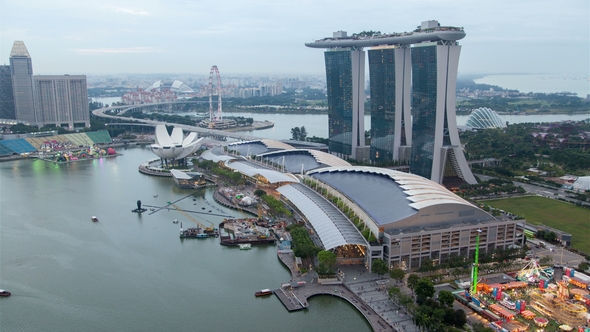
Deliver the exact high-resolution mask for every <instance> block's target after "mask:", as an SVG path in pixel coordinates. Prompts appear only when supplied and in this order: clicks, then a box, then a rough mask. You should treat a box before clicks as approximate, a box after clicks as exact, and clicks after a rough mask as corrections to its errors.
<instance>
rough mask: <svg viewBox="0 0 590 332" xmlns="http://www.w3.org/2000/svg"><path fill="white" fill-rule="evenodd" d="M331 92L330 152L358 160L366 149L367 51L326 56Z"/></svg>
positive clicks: (329, 96)
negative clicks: (359, 148)
mask: <svg viewBox="0 0 590 332" xmlns="http://www.w3.org/2000/svg"><path fill="white" fill-rule="evenodd" d="M324 54H325V60H326V83H327V88H328V135H329V148H330V152H331V153H333V154H335V155H337V156H339V157H343V158H357V157H358V156H357V148H358V147H360V146H364V139H365V135H364V113H365V108H364V100H365V98H364V95H365V94H364V76H365V75H364V72H365V70H364V65H365V53H364V51H357V50H354V49H344V50H343V49H338V50H328V51H326V52H325V53H324Z"/></svg>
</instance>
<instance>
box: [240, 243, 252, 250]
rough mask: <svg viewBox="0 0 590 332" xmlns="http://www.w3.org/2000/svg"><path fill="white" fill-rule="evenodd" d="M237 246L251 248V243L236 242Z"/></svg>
mask: <svg viewBox="0 0 590 332" xmlns="http://www.w3.org/2000/svg"><path fill="white" fill-rule="evenodd" d="M238 246H240V250H250V249H252V245H251V244H250V243H240V244H238Z"/></svg>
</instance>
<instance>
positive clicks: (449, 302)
mask: <svg viewBox="0 0 590 332" xmlns="http://www.w3.org/2000/svg"><path fill="white" fill-rule="evenodd" d="M454 301H455V296H454V295H453V293H451V292H449V291H448V290H441V291H440V292H438V302H439V303H440V304H442V305H444V306H447V307H452V306H453V302H454Z"/></svg>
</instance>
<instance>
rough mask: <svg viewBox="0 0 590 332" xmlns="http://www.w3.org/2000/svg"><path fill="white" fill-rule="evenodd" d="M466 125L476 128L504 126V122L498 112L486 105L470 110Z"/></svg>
mask: <svg viewBox="0 0 590 332" xmlns="http://www.w3.org/2000/svg"><path fill="white" fill-rule="evenodd" d="M466 126H467V127H472V128H477V129H487V128H506V122H505V121H504V120H502V118H501V117H500V116H499V115H498V113H496V112H494V111H492V110H491V109H489V108H487V107H480V108H478V109H475V110H473V111H472V112H471V115H469V118H468V119H467V123H466Z"/></svg>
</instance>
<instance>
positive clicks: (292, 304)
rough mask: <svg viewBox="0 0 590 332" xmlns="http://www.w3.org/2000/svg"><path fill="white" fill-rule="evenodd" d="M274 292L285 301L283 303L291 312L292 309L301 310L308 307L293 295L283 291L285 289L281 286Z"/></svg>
mask: <svg viewBox="0 0 590 332" xmlns="http://www.w3.org/2000/svg"><path fill="white" fill-rule="evenodd" d="M272 292H273V293H274V294H275V295H276V296H277V297H278V298H279V300H281V302H282V303H283V305H284V306H285V308H286V309H287V311H289V312H291V311H299V310H303V309H305V308H306V307H305V306H304V305H303V304H301V302H299V301H298V300H297V299H295V298H293V297H289V296H287V295H286V294H285V293H284V292H283V290H282V289H280V288H279V289H275V290H273V291H272Z"/></svg>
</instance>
